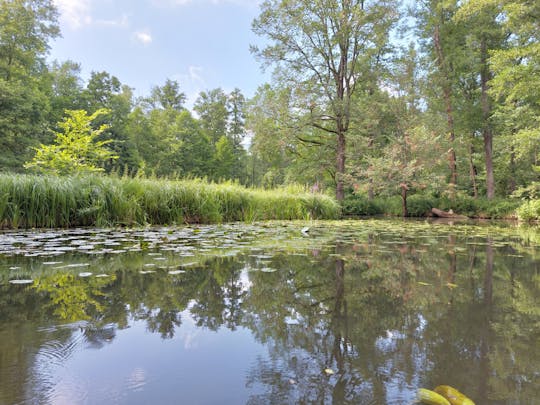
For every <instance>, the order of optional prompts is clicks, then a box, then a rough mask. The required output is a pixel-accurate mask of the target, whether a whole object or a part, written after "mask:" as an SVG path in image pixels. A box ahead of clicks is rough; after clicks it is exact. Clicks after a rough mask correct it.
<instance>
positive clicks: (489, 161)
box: [480, 38, 495, 200]
mask: <svg viewBox="0 0 540 405" xmlns="http://www.w3.org/2000/svg"><path fill="white" fill-rule="evenodd" d="M487 59H488V51H487V43H486V39H485V38H482V39H481V41H480V63H481V66H480V84H481V90H482V96H481V102H482V120H483V129H482V136H483V137H484V156H485V160H486V190H487V198H488V200H491V199H493V197H495V177H494V175H493V131H492V129H491V124H490V122H489V120H490V117H491V104H490V102H489V95H488V81H489V79H490V77H489V76H490V75H489V66H488V62H487Z"/></svg>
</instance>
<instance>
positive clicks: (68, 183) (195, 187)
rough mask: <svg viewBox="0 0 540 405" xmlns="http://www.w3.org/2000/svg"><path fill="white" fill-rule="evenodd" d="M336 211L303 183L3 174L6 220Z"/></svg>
mask: <svg viewBox="0 0 540 405" xmlns="http://www.w3.org/2000/svg"><path fill="white" fill-rule="evenodd" d="M339 215H340V207H339V205H338V204H337V203H336V201H335V200H334V199H333V198H331V197H329V196H326V195H323V194H312V193H310V192H307V191H305V190H303V189H302V188H301V187H289V188H283V189H275V190H263V189H249V188H245V187H242V186H240V185H237V184H234V183H223V184H214V183H208V182H205V181H203V180H159V179H138V178H136V179H133V178H119V177H107V176H99V175H89V176H72V177H55V176H36V175H20V174H0V226H1V227H3V228H43V227H45V228H52V227H63V228H67V227H74V226H107V225H108V226H111V225H144V224H155V225H163V224H181V223H219V222H230V221H248V222H252V221H259V220H272V219H332V218H337V217H339Z"/></svg>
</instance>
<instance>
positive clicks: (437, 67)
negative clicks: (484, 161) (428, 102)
mask: <svg viewBox="0 0 540 405" xmlns="http://www.w3.org/2000/svg"><path fill="white" fill-rule="evenodd" d="M416 7H417V9H416V15H415V16H416V18H417V21H418V25H419V34H420V37H421V38H422V39H423V44H424V49H425V52H426V54H427V57H428V60H429V61H430V65H432V66H431V71H430V72H429V76H430V79H431V81H432V83H433V84H434V87H435V88H436V89H437V91H436V92H437V95H436V97H435V98H436V99H437V101H439V100H442V103H443V109H444V111H445V115H446V122H447V132H448V139H449V141H450V145H451V147H450V150H449V151H448V163H449V168H450V178H449V189H450V193H451V195H453V194H454V192H455V188H456V186H457V161H456V151H455V147H454V144H455V140H456V124H455V121H456V119H455V109H456V108H455V99H456V98H457V97H456V95H455V91H456V90H455V87H456V75H457V74H458V73H457V72H456V71H457V70H459V64H460V62H461V61H462V54H461V50H462V49H461V45H462V43H463V38H464V32H463V29H461V30H460V27H458V26H457V24H456V22H455V21H454V20H453V18H452V17H453V16H454V15H455V13H456V10H457V8H458V1H457V0H450V1H448V0H428V1H424V2H418V3H417V4H416ZM428 66H429V65H428ZM432 100H433V98H432Z"/></svg>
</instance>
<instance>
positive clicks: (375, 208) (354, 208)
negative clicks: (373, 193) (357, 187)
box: [343, 194, 383, 216]
mask: <svg viewBox="0 0 540 405" xmlns="http://www.w3.org/2000/svg"><path fill="white" fill-rule="evenodd" d="M382 213H383V209H382V207H381V206H380V205H379V203H378V202H377V201H376V200H369V198H368V197H367V196H366V195H364V194H354V195H349V196H347V197H346V198H345V200H344V201H343V214H344V215H355V216H371V215H380V214H382Z"/></svg>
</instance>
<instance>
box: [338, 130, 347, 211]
mask: <svg viewBox="0 0 540 405" xmlns="http://www.w3.org/2000/svg"><path fill="white" fill-rule="evenodd" d="M336 169H337V170H336V199H337V200H338V201H343V199H344V198H345V187H344V184H343V175H344V174H345V134H344V133H343V132H342V131H338V134H337V161H336Z"/></svg>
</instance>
